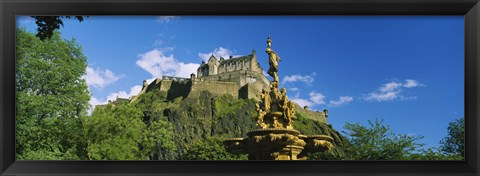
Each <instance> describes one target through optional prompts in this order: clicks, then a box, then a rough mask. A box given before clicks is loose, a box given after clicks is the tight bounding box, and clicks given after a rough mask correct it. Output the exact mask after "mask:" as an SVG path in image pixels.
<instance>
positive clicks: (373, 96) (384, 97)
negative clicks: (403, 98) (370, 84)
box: [365, 91, 400, 102]
mask: <svg viewBox="0 0 480 176" xmlns="http://www.w3.org/2000/svg"><path fill="white" fill-rule="evenodd" d="M399 93H400V91H396V92H380V93H376V92H372V93H369V94H368V96H367V97H366V98H365V99H366V100H376V101H378V102H380V101H390V100H394V99H396V98H398V94H399Z"/></svg>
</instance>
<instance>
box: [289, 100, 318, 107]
mask: <svg viewBox="0 0 480 176" xmlns="http://www.w3.org/2000/svg"><path fill="white" fill-rule="evenodd" d="M291 101H293V102H295V103H297V104H298V105H300V107H304V106H308V107H312V105H313V102H311V101H309V100H306V99H301V98H293V99H291Z"/></svg>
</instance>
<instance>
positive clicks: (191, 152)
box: [180, 137, 247, 160]
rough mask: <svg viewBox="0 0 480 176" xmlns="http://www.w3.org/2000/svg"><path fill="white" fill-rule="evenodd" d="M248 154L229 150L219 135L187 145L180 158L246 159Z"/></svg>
mask: <svg viewBox="0 0 480 176" xmlns="http://www.w3.org/2000/svg"><path fill="white" fill-rule="evenodd" d="M246 159H247V155H246V154H243V155H235V154H231V153H229V152H227V150H226V149H225V146H224V145H223V140H222V139H221V138H219V137H211V138H207V139H199V140H196V141H194V142H193V143H191V144H190V145H187V151H186V152H185V153H183V154H182V155H181V157H180V160H246Z"/></svg>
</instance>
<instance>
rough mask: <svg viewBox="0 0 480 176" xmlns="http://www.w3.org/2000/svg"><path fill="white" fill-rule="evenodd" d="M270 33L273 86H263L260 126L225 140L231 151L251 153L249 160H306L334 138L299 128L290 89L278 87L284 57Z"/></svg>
mask: <svg viewBox="0 0 480 176" xmlns="http://www.w3.org/2000/svg"><path fill="white" fill-rule="evenodd" d="M271 45H272V40H271V38H270V35H269V36H268V39H267V49H266V50H265V52H266V53H267V54H268V56H269V59H268V60H269V65H270V68H269V69H268V72H267V73H268V75H270V76H271V77H272V78H273V81H272V82H270V90H268V89H263V90H262V92H261V93H260V94H259V95H258V96H259V98H260V102H258V103H257V104H256V111H257V118H256V119H257V124H256V125H257V129H255V130H253V131H250V132H248V133H247V136H248V137H246V138H231V139H227V140H225V141H224V144H225V146H226V149H227V151H229V152H231V153H236V154H244V153H246V154H248V159H249V160H305V159H307V157H306V154H307V153H311V152H321V151H326V150H331V149H332V148H333V144H332V142H333V138H332V137H330V136H327V135H310V136H307V135H303V134H300V132H299V131H297V130H295V129H294V127H293V124H294V122H295V120H296V117H295V104H294V103H293V102H292V101H290V100H288V96H287V90H286V89H285V88H282V89H281V90H280V91H279V87H278V82H279V80H278V62H279V61H280V57H279V56H278V55H277V53H276V52H275V51H273V49H272V48H271Z"/></svg>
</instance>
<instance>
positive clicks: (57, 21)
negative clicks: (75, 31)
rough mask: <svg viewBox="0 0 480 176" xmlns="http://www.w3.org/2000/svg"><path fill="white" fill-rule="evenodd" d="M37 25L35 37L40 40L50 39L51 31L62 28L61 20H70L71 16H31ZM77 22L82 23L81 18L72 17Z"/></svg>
mask: <svg viewBox="0 0 480 176" xmlns="http://www.w3.org/2000/svg"><path fill="white" fill-rule="evenodd" d="M32 18H34V19H35V24H37V26H38V28H37V37H38V38H40V40H45V39H50V38H51V37H52V35H53V31H55V30H56V29H60V26H63V21H62V18H67V19H71V18H72V16H32ZM73 18H76V19H77V20H78V21H79V22H82V21H83V16H74V17H73Z"/></svg>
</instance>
